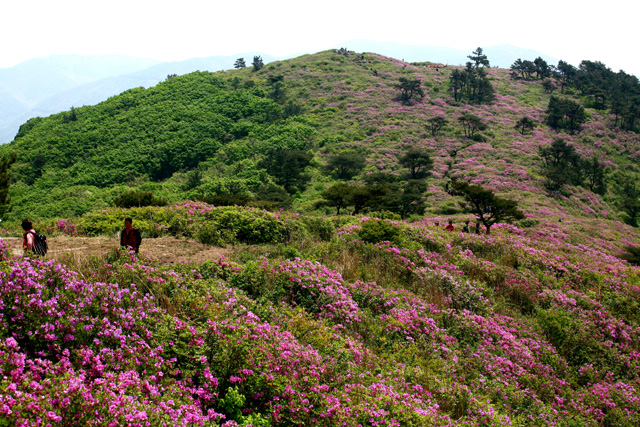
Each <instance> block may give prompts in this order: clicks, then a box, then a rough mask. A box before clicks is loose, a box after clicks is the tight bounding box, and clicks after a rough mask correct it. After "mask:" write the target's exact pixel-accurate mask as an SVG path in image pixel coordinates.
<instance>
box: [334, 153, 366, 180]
mask: <svg viewBox="0 0 640 427" xmlns="http://www.w3.org/2000/svg"><path fill="white" fill-rule="evenodd" d="M364 166H365V158H364V156H363V155H362V154H358V153H349V152H344V153H338V154H334V155H332V156H330V157H329V159H328V160H327V166H326V171H327V172H328V173H335V174H336V176H337V177H338V179H344V180H348V179H351V178H353V176H354V175H356V174H357V173H359V172H360V171H361V170H362V169H363V168H364Z"/></svg>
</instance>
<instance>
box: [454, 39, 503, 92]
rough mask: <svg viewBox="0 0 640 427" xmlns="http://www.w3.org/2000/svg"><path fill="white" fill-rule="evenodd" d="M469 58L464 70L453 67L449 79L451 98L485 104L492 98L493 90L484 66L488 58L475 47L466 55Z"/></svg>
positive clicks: (480, 49)
mask: <svg viewBox="0 0 640 427" xmlns="http://www.w3.org/2000/svg"><path fill="white" fill-rule="evenodd" d="M468 58H469V59H470V61H469V62H467V64H466V68H465V69H464V70H462V71H461V70H458V69H454V70H453V71H452V73H451V77H450V80H449V83H450V87H451V92H452V94H453V99H454V100H455V101H456V102H466V103H469V104H485V103H489V102H491V101H493V100H494V98H495V91H494V89H493V86H492V85H491V82H490V81H489V78H488V77H487V72H486V71H485V69H484V67H489V60H488V59H487V56H486V55H485V54H484V53H483V51H482V48H480V47H479V48H477V49H476V50H475V51H473V52H472V54H471V55H469V56H468Z"/></svg>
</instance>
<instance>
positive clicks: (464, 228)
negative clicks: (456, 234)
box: [462, 220, 469, 233]
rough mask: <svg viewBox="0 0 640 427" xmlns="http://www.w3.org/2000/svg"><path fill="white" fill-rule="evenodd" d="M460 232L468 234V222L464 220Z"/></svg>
mask: <svg viewBox="0 0 640 427" xmlns="http://www.w3.org/2000/svg"><path fill="white" fill-rule="evenodd" d="M462 232H463V233H468V232H469V220H466V221H465V222H464V226H462Z"/></svg>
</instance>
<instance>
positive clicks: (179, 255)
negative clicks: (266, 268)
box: [2, 236, 233, 264]
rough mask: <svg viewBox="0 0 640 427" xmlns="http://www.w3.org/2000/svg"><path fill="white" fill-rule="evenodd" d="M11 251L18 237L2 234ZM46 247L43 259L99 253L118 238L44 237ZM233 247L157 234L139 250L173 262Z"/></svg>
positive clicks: (17, 250) (18, 248)
mask: <svg viewBox="0 0 640 427" xmlns="http://www.w3.org/2000/svg"><path fill="white" fill-rule="evenodd" d="M2 239H3V240H4V241H5V243H6V244H8V245H9V248H10V249H9V250H10V252H11V254H12V255H20V254H22V253H23V252H22V238H21V237H3V238H2ZM47 244H48V246H49V251H48V252H47V257H46V258H47V259H59V258H63V257H65V258H66V257H69V256H72V257H74V258H78V259H81V258H86V257H89V256H96V255H102V254H104V253H105V252H109V251H111V250H113V249H114V248H117V247H119V245H120V240H119V238H108V237H70V236H52V237H47ZM232 253H233V251H232V250H231V249H229V248H221V247H217V246H208V245H204V244H202V243H198V242H196V241H195V240H190V239H177V238H175V237H158V238H155V239H149V238H147V239H143V240H142V245H141V246H140V254H146V255H149V256H150V257H152V258H154V259H157V260H158V261H160V262H161V263H163V264H175V263H177V262H179V261H187V262H194V263H197V264H199V263H202V262H204V261H206V260H209V259H218V258H219V257H220V255H222V256H225V257H228V256H229V255H231V254H232Z"/></svg>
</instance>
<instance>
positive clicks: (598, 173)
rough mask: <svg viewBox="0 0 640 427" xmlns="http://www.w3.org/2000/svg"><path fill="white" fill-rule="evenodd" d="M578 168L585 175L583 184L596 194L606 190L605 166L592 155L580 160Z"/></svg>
mask: <svg viewBox="0 0 640 427" xmlns="http://www.w3.org/2000/svg"><path fill="white" fill-rule="evenodd" d="M580 169H581V171H582V173H583V175H584V177H585V186H586V187H587V188H588V189H589V190H590V191H593V192H594V193H596V194H604V193H605V192H606V191H607V185H606V174H605V166H604V165H603V164H602V163H601V162H600V161H598V159H597V158H596V156H595V155H594V156H593V157H591V158H590V159H586V160H585V159H583V160H582V161H581V162H580Z"/></svg>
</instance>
